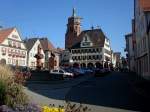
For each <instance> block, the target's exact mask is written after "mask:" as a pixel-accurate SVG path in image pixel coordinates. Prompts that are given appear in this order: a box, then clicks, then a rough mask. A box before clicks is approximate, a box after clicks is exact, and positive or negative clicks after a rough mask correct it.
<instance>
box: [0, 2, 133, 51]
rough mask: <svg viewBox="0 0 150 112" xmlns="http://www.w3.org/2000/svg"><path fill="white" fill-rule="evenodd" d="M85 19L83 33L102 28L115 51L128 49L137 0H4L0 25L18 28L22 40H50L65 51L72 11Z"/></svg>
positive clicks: (0, 10) (1, 3)
mask: <svg viewBox="0 0 150 112" xmlns="http://www.w3.org/2000/svg"><path fill="white" fill-rule="evenodd" d="M73 7H75V8H76V12H77V15H78V16H80V17H82V18H83V20H82V30H86V29H90V28H91V26H92V25H93V26H94V27H96V26H100V28H101V29H102V30H103V32H104V33H105V34H106V36H107V37H108V38H109V39H110V40H111V47H112V49H113V50H114V51H121V52H122V53H123V49H124V47H125V40H124V35H125V34H126V33H130V32H131V19H132V17H133V0H0V25H2V26H3V27H4V28H5V27H6V28H7V27H13V26H15V27H17V29H18V30H19V31H20V33H21V36H22V38H25V37H35V36H36V37H37V36H39V37H45V36H46V37H48V38H49V40H50V41H51V42H52V43H53V44H54V46H55V47H61V48H64V45H65V43H64V40H65V32H66V24H67V19H68V17H69V16H71V15H72V8H73Z"/></svg>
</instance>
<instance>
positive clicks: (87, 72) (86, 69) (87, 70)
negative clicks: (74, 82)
mask: <svg viewBox="0 0 150 112" xmlns="http://www.w3.org/2000/svg"><path fill="white" fill-rule="evenodd" d="M82 70H83V71H84V72H85V73H86V74H93V73H94V71H93V70H91V69H88V68H82Z"/></svg>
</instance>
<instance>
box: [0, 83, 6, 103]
mask: <svg viewBox="0 0 150 112" xmlns="http://www.w3.org/2000/svg"><path fill="white" fill-rule="evenodd" d="M5 93H6V84H5V83H4V81H2V80H0V105H3V104H4V100H5Z"/></svg>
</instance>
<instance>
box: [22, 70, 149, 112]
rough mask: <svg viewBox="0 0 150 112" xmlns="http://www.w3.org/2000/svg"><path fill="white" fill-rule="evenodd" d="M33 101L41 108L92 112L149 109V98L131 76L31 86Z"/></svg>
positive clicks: (29, 87)
mask: <svg viewBox="0 0 150 112" xmlns="http://www.w3.org/2000/svg"><path fill="white" fill-rule="evenodd" d="M25 91H26V93H27V94H28V95H29V96H30V97H31V99H32V101H34V102H36V103H39V104H41V105H49V104H55V105H56V106H58V105H64V101H65V100H67V101H70V102H73V103H82V104H85V105H87V106H88V107H89V108H90V109H91V111H92V112H99V111H102V112H103V111H104V112H106V111H107V112H111V111H115V112H116V111H118V112H122V111H124V112H129V111H145V110H147V109H148V106H149V105H148V103H146V98H143V97H142V96H141V95H139V94H138V93H137V92H136V88H134V86H133V85H132V80H130V76H129V75H128V74H125V73H119V72H117V73H116V72H114V73H111V74H108V75H106V76H103V77H94V76H92V75H87V76H81V77H78V78H76V79H71V80H68V81H64V83H63V82H61V83H59V82H58V83H55V84H53V83H46V84H44V83H40V84H38V83H34V82H33V83H30V84H28V85H27V89H25Z"/></svg>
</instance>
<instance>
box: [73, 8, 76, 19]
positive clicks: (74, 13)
mask: <svg viewBox="0 0 150 112" xmlns="http://www.w3.org/2000/svg"><path fill="white" fill-rule="evenodd" d="M72 17H76V9H75V8H73V11H72Z"/></svg>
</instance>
